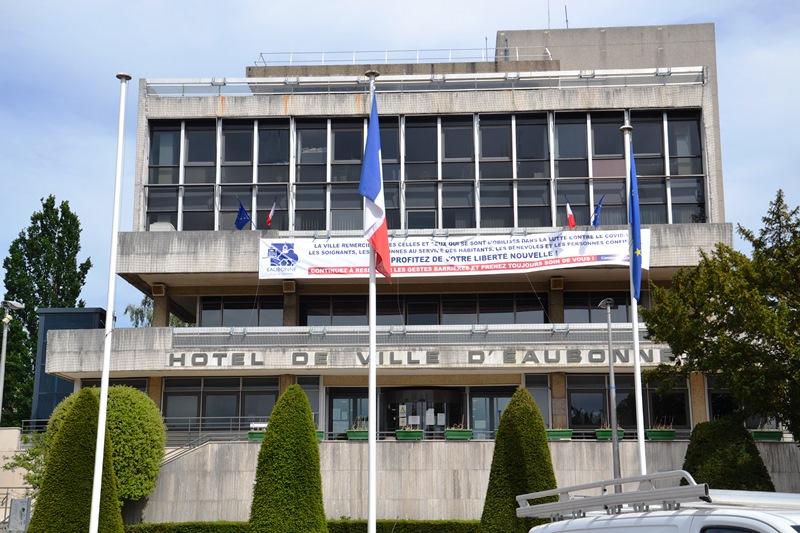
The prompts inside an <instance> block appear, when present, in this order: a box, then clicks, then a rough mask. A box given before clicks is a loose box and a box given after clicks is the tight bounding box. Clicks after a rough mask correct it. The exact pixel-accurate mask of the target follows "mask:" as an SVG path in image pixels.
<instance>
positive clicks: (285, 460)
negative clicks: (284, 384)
mask: <svg viewBox="0 0 800 533" xmlns="http://www.w3.org/2000/svg"><path fill="white" fill-rule="evenodd" d="M249 531H251V532H252V533H261V532H275V531H303V532H308V533H312V532H315V531H320V532H327V531H328V529H327V524H326V519H325V507H324V504H323V501H322V475H321V474H320V462H319V444H318V442H317V430H316V427H315V426H314V416H313V415H312V413H311V406H310V405H309V403H308V397H306V394H305V393H304V392H303V389H301V388H300V386H299V385H292V386H291V387H289V388H288V389H286V392H284V393H283V395H282V396H281V397H280V398H279V399H278V402H277V403H276V404H275V408H274V409H273V410H272V414H271V415H270V419H269V425H268V426H267V429H266V431H264V440H263V441H262V442H261V450H260V451H259V454H258V466H257V467H256V484H255V487H253V503H252V506H251V508H250V529H249Z"/></svg>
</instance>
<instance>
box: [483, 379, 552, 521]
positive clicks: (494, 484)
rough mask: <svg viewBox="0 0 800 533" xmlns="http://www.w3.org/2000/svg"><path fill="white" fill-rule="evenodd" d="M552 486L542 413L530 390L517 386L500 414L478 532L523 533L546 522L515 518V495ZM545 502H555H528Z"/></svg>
mask: <svg viewBox="0 0 800 533" xmlns="http://www.w3.org/2000/svg"><path fill="white" fill-rule="evenodd" d="M556 487H557V485H556V476H555V473H554V472H553V463H552V460H551V458H550V449H549V448H548V446H547V431H546V430H545V427H544V420H543V419H542V414H541V412H539V407H538V406H537V405H536V401H535V400H534V399H533V397H532V396H531V394H530V392H528V390H527V389H525V388H524V387H520V388H518V389H517V390H516V392H514V395H513V396H512V397H511V401H510V402H509V403H508V406H506V408H505V410H504V411H503V415H502V416H501V417H500V424H499V426H498V429H497V437H496V438H495V441H494V455H493V456H492V468H491V470H490V472H489V486H488V488H487V489H486V499H485V501H484V504H483V514H482V516H481V531H482V532H486V533H494V532H497V533H500V532H504V533H508V532H513V531H518V532H520V533H527V531H528V530H529V529H530V528H531V527H533V526H534V525H537V524H541V523H544V522H546V520H539V519H535V518H525V519H522V518H517V514H516V510H517V500H516V497H517V496H518V495H520V494H529V493H532V492H539V491H543V490H550V489H555V488H556ZM548 501H555V498H546V499H542V500H536V501H533V502H532V503H533V504H538V503H546V502H548Z"/></svg>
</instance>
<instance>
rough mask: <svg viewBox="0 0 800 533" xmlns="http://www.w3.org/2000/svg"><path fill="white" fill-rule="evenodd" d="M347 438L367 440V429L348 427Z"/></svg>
mask: <svg viewBox="0 0 800 533" xmlns="http://www.w3.org/2000/svg"><path fill="white" fill-rule="evenodd" d="M347 440H369V431H368V430H366V429H348V430H347Z"/></svg>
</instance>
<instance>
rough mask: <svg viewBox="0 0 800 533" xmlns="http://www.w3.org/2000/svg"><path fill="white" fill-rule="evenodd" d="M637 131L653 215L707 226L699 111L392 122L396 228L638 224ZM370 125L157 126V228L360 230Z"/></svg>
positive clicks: (152, 208)
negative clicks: (626, 130) (633, 198)
mask: <svg viewBox="0 0 800 533" xmlns="http://www.w3.org/2000/svg"><path fill="white" fill-rule="evenodd" d="M626 114H627V115H628V117H629V120H630V122H631V124H632V125H633V128H634V141H633V146H634V154H635V157H636V168H637V173H638V176H639V180H638V184H639V202H640V208H641V220H642V222H643V223H645V224H666V223H685V222H704V221H705V217H706V215H705V198H704V196H705V193H704V182H705V178H704V171H703V158H702V145H701V133H700V132H701V127H700V126H701V122H700V113H699V111H698V110H680V111H677V110H676V111H672V110H670V111H663V112H653V111H635V110H632V111H629V112H627V113H626V112H623V111H616V112H593V113H573V112H570V113H566V112H565V113H561V112H555V113H552V112H551V113H529V114H518V115H487V114H477V115H465V116H439V117H437V116H400V117H397V116H393V117H388V116H387V117H381V128H380V131H381V153H382V161H383V176H384V194H385V200H386V207H387V220H388V225H389V228H390V229H433V228H501V227H502V228H511V227H552V226H564V225H566V214H565V209H564V206H565V204H566V202H567V201H569V204H570V206H571V208H572V210H573V213H574V215H575V217H576V219H577V222H578V224H588V223H589V218H590V215H591V212H592V211H593V209H594V206H595V205H596V204H597V202H599V200H600V198H603V210H602V215H601V217H602V218H601V221H602V223H603V224H607V225H610V224H625V223H626V222H627V215H626V199H627V194H626V192H625V154H624V148H623V138H622V134H621V133H620V127H621V126H622V125H623V124H624V123H625V117H626ZM366 124H367V122H366V119H343V118H335V119H334V118H332V119H281V120H278V119H258V120H247V121H243V120H228V119H225V120H222V119H220V120H185V121H165V120H159V121H151V123H150V151H149V154H150V155H149V166H148V168H149V174H148V182H147V186H146V187H145V194H146V205H147V225H148V227H150V226H151V225H152V224H153V223H156V222H162V223H169V224H171V225H172V226H173V227H175V228H176V229H180V230H214V229H233V228H234V221H235V218H236V213H237V210H238V206H239V201H241V202H242V203H243V204H244V205H245V207H246V208H247V209H248V212H250V213H255V216H254V217H253V220H254V221H255V227H256V228H258V229H266V216H267V213H268V212H269V211H270V210H271V209H272V206H273V205H275V206H276V212H275V215H274V217H273V222H272V225H271V226H270V228H271V229H279V230H288V229H292V230H298V231H304V230H308V231H318V230H356V229H359V228H360V227H361V224H362V221H361V209H362V198H361V196H360V195H359V194H358V181H359V178H360V173H361V159H362V153H363V146H364V142H365V138H366Z"/></svg>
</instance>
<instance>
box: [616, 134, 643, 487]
mask: <svg viewBox="0 0 800 533" xmlns="http://www.w3.org/2000/svg"><path fill="white" fill-rule="evenodd" d="M620 130H622V132H623V135H624V140H625V175H626V176H627V178H626V182H627V187H626V190H627V191H629V194H628V202H629V208H630V201H631V194H630V190H631V189H630V187H631V181H632V180H631V166H632V161H631V158H632V157H633V152H632V151H631V132H632V131H633V126H631V125H630V123H629V122H628V121H627V119H626V121H625V125H624V126H622V127H621V128H620ZM628 241H629V250H628V252H629V254H630V267H629V272H630V275H629V276H628V277H629V279H630V289H631V330H632V333H633V372H634V374H633V385H634V395H635V399H636V441H637V448H638V450H639V474H640V475H642V476H643V475H645V474H647V456H646V455H645V448H644V403H643V401H642V369H641V364H640V361H639V359H640V355H639V301H638V300H637V299H636V290H635V287H634V282H633V261H634V259H633V254H634V249H633V225H632V223H631V217H630V216H629V217H628ZM615 407H616V406H612V409H613V408H615Z"/></svg>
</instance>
